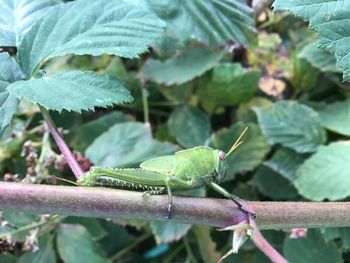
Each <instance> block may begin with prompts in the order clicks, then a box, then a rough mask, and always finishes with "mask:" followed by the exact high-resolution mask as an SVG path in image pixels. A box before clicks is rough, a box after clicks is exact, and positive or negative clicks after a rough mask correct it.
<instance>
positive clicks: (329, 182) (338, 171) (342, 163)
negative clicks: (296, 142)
mask: <svg viewBox="0 0 350 263" xmlns="http://www.w3.org/2000/svg"><path fill="white" fill-rule="evenodd" d="M349 163H350V144H349V142H338V143H332V144H330V145H328V146H321V147H320V148H319V150H318V151H317V153H316V154H314V155H312V156H311V157H310V158H309V159H307V160H306V161H305V162H304V163H303V164H302V165H301V166H300V168H299V169H298V171H297V178H296V180H295V181H294V185H295V187H296V188H297V189H298V191H299V193H300V194H301V195H302V196H304V197H306V198H309V199H311V200H315V201H321V200H323V199H326V198H327V199H329V200H340V199H343V198H346V197H348V196H350V178H349V170H348V167H349Z"/></svg>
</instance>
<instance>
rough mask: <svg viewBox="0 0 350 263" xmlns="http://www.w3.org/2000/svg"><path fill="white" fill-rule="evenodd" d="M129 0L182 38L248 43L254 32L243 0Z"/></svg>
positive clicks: (250, 17)
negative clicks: (154, 16)
mask: <svg viewBox="0 0 350 263" xmlns="http://www.w3.org/2000/svg"><path fill="white" fill-rule="evenodd" d="M130 1H131V2H133V3H134V4H135V5H140V4H141V5H143V6H146V7H148V8H149V9H150V10H152V11H153V12H155V13H156V14H157V15H158V16H159V17H160V18H162V19H163V20H164V21H166V22H167V24H168V25H167V26H168V28H169V30H170V32H172V33H173V34H175V36H176V38H179V39H181V40H182V41H186V40H189V39H197V40H200V41H203V42H206V43H209V44H211V45H217V44H223V43H225V42H227V41H229V40H234V41H235V42H238V43H241V44H245V45H248V44H250V42H251V40H252V38H253V36H254V33H255V27H254V20H253V18H252V15H251V9H250V8H249V7H248V6H247V5H246V3H245V1H243V0H235V1H230V0H214V1H203V0H191V1H181V0H165V1H155V0H146V1H144V0H130Z"/></svg>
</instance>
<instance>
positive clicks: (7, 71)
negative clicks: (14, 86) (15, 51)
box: [0, 1, 23, 134]
mask: <svg viewBox="0 0 350 263" xmlns="http://www.w3.org/2000/svg"><path fill="white" fill-rule="evenodd" d="M0 6H1V1H0ZM0 34H1V30H0ZM22 78H23V73H22V71H21V69H20V68H19V66H18V64H17V63H16V61H15V60H14V59H13V58H12V57H10V55H9V54H8V53H0V134H1V133H2V132H3V131H4V129H5V128H6V127H7V126H8V125H9V124H10V123H11V120H12V117H13V115H14V114H15V113H16V112H17V110H18V103H19V101H18V99H17V98H16V97H15V96H13V95H11V94H9V93H8V92H7V91H6V87H7V86H8V85H9V84H10V83H12V82H15V81H17V80H20V79H22Z"/></svg>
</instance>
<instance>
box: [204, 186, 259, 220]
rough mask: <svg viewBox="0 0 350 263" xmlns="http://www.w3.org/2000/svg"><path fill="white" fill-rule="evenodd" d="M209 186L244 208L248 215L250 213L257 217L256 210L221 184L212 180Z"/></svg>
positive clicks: (240, 207) (241, 208)
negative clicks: (250, 209) (250, 208)
mask: <svg viewBox="0 0 350 263" xmlns="http://www.w3.org/2000/svg"><path fill="white" fill-rule="evenodd" d="M209 186H210V187H211V188H213V189H214V190H215V191H217V192H219V193H221V194H222V195H223V196H225V197H226V198H228V199H230V200H232V201H233V202H234V203H235V204H236V205H237V206H238V208H239V209H240V210H242V211H243V212H244V213H246V214H247V215H250V216H251V217H253V218H256V214H255V213H254V212H251V211H249V210H248V209H247V208H245V206H244V205H243V204H242V202H241V199H240V198H239V197H238V196H235V195H232V194H230V193H229V192H227V191H226V190H225V189H224V188H222V187H221V186H220V185H218V184H216V183H214V182H210V183H209Z"/></svg>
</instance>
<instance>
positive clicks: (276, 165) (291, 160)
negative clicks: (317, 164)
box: [264, 148, 305, 181]
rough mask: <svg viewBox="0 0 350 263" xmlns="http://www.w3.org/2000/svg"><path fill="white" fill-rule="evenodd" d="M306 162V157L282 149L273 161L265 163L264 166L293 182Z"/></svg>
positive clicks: (275, 154) (277, 152)
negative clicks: (300, 167) (297, 172)
mask: <svg viewBox="0 0 350 263" xmlns="http://www.w3.org/2000/svg"><path fill="white" fill-rule="evenodd" d="M304 161H305V156H304V155H302V154H298V153H296V152H294V151H293V150H290V149H288V148H280V149H278V150H277V151H276V152H275V153H274V154H273V156H272V158H271V159H269V160H267V161H265V162H264V165H266V166H268V167H269V168H270V169H272V170H274V171H275V172H277V173H279V174H280V175H282V176H283V177H284V178H286V179H288V180H289V181H292V180H294V179H295V177H296V171H297V169H298V168H299V166H300V165H301V164H302V163H303V162H304Z"/></svg>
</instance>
